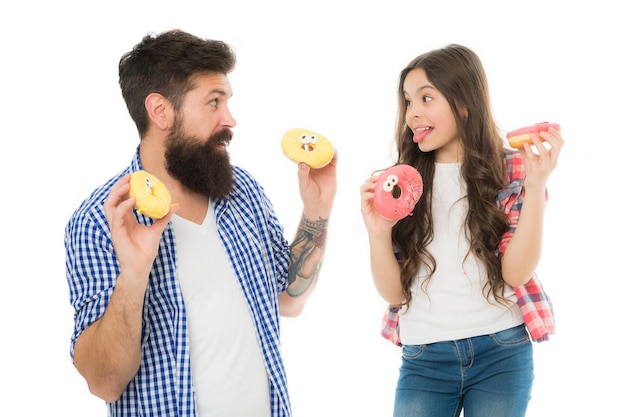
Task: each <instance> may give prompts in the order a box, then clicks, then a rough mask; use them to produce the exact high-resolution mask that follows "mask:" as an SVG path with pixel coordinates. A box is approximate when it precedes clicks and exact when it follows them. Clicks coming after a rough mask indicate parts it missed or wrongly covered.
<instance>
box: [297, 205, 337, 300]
mask: <svg viewBox="0 0 626 417" xmlns="http://www.w3.org/2000/svg"><path fill="white" fill-rule="evenodd" d="M327 225H328V219H322V218H319V219H318V220H309V219H307V218H306V217H304V216H303V217H302V220H301V221H300V226H299V227H298V232H297V233H296V237H295V239H294V241H293V243H292V244H291V258H290V260H289V278H288V279H289V281H288V282H289V284H288V287H287V293H288V294H289V295H290V296H292V297H297V296H299V295H302V294H303V293H304V292H305V291H306V290H307V289H308V288H309V287H310V286H311V284H312V283H313V281H314V280H315V277H316V276H317V275H318V274H319V271H320V268H321V266H322V256H323V254H324V244H325V242H326V230H327Z"/></svg>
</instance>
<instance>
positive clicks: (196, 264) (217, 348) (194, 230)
mask: <svg viewBox="0 0 626 417" xmlns="http://www.w3.org/2000/svg"><path fill="white" fill-rule="evenodd" d="M172 226H173V229H174V237H175V240H176V249H177V274H178V275H177V277H178V281H179V283H180V285H181V288H182V292H183V298H184V301H185V308H186V311H187V325H188V329H189V343H190V352H191V369H192V377H193V385H194V391H195V396H196V402H197V406H198V408H197V409H198V416H199V417H218V416H219V417H239V416H241V417H249V416H255V417H269V416H270V400H269V383H268V377H267V371H266V369H265V362H264V360H263V355H262V353H261V349H260V347H259V342H258V340H257V336H256V331H255V329H254V323H253V320H252V316H251V314H250V310H249V308H248V305H247V304H246V301H245V300H244V297H243V293H242V291H241V288H240V286H239V283H238V282H237V277H236V276H235V273H234V271H233V268H232V266H231V264H230V261H229V259H228V255H227V253H226V250H225V249H224V246H223V244H222V243H221V241H220V239H219V236H218V234H217V227H216V224H215V215H214V212H213V205H212V204H209V210H208V211H207V216H206V218H205V219H204V222H203V224H201V225H198V224H195V223H193V222H190V221H188V220H185V219H183V218H182V217H179V216H176V215H174V216H173V217H172Z"/></svg>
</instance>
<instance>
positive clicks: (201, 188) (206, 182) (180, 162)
mask: <svg viewBox="0 0 626 417" xmlns="http://www.w3.org/2000/svg"><path fill="white" fill-rule="evenodd" d="M231 138H232V131H231V130H230V129H228V128H226V129H224V130H222V131H220V132H218V133H216V134H215V135H213V136H211V137H210V138H209V139H208V140H206V141H200V140H198V138H196V137H193V136H188V135H185V133H184V132H183V129H182V123H181V122H180V120H177V121H176V122H175V123H174V126H173V128H172V130H171V131H170V133H169V135H168V137H167V141H166V143H165V162H166V169H167V171H168V172H169V174H170V175H171V176H172V177H174V178H176V179H177V180H178V181H180V183H181V184H182V185H183V186H185V187H187V188H188V189H189V190H191V191H193V192H196V193H199V194H202V195H204V196H207V197H209V198H215V199H219V198H225V197H227V196H228V195H229V194H230V192H231V191H232V189H233V169H232V166H231V165H230V157H229V156H228V153H227V152H225V151H223V150H221V149H218V146H220V145H221V144H224V145H228V143H229V142H230V140H231Z"/></svg>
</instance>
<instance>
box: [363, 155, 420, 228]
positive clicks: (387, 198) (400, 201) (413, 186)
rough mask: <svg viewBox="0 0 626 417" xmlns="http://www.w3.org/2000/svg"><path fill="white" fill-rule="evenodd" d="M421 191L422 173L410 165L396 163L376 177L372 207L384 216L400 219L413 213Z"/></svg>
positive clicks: (390, 218)
mask: <svg viewBox="0 0 626 417" xmlns="http://www.w3.org/2000/svg"><path fill="white" fill-rule="evenodd" d="M423 191H424V184H423V182H422V175H421V174H420V173H419V171H418V170H417V169H415V168H414V167H412V166H411V165H405V164H400V165H396V166H393V167H391V168H389V169H388V170H386V171H384V172H383V173H382V174H380V176H379V177H378V182H377V183H376V188H375V189H374V207H375V208H376V210H377V211H378V212H379V213H380V215H381V216H383V217H384V218H386V219H389V220H400V219H403V218H405V217H406V216H410V215H412V214H413V209H414V208H415V204H417V201H418V200H419V199H420V197H421V196H422V192H423Z"/></svg>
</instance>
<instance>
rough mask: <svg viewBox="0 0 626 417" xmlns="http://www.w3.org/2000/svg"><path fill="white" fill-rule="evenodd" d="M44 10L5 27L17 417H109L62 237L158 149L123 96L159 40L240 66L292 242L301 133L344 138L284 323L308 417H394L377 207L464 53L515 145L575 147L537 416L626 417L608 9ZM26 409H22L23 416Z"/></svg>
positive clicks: (355, 5) (34, 7)
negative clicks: (95, 389) (87, 204)
mask: <svg viewBox="0 0 626 417" xmlns="http://www.w3.org/2000/svg"><path fill="white" fill-rule="evenodd" d="M508 3H509V2H488V1H473V2H468V1H461V0H459V1H428V2H425V1H419V0H410V1H394V0H390V1H388V2H385V3H384V4H383V2H381V1H375V2H374V1H367V0H361V1H340V0H335V1H332V2H331V1H326V0H316V1H310V2H306V3H304V2H303V3H301V2H297V1H284V2H278V1H259V2H254V1H249V2H243V1H235V0H230V1H220V2H213V1H198V2H191V1H182V0H181V1H167V2H166V1H161V0H153V1H149V2H148V1H127V2H115V1H113V2H98V3H96V2H80V1H75V2H72V1H68V0H57V1H43V0H39V1H33V2H20V3H19V4H18V3H17V2H10V3H7V4H10V6H7V4H5V5H4V6H2V10H1V11H0V43H1V49H0V53H1V54H2V55H1V57H0V83H1V90H0V92H1V96H0V98H1V99H0V122H1V124H0V126H1V128H2V130H1V132H2V133H1V136H2V148H1V149H2V150H1V151H0V158H1V161H0V162H1V163H0V170H1V172H0V178H1V181H2V188H3V197H2V204H0V219H2V222H3V227H2V241H3V250H2V251H1V252H0V253H1V255H0V256H1V260H2V263H1V265H2V269H1V270H2V289H1V290H0V317H1V322H0V323H1V325H2V327H1V329H2V346H3V354H2V357H1V358H0V369H1V371H0V372H1V373H2V377H1V378H2V380H3V381H4V382H3V383H4V388H3V389H2V390H0V403H1V404H2V409H3V411H2V412H1V414H2V415H20V416H41V415H56V414H58V415H63V416H66V417H71V416H81V417H83V416H104V415H105V414H106V412H105V406H104V403H103V402H102V401H101V400H99V399H97V398H95V397H93V396H92V395H91V394H89V392H88V390H87V387H86V384H85V383H84V381H83V379H82V378H81V377H80V376H79V375H78V373H77V372H76V371H75V369H74V368H73V366H72V364H71V361H70V357H69V338H70V333H71V330H72V313H73V312H72V309H71V308H70V305H69V302H68V290H67V284H66V280H65V272H64V256H65V254H64V248H63V228H64V226H65V223H66V221H67V220H68V218H69V216H70V214H71V213H72V211H73V210H74V209H75V208H76V207H77V206H78V204H79V203H80V201H81V200H82V199H83V198H84V197H85V196H86V195H87V193H88V192H90V191H91V190H92V189H93V188H94V187H96V186H97V185H99V184H100V183H102V182H103V181H104V180H105V179H108V178H109V177H110V176H111V175H113V174H114V173H116V172H118V171H119V170H120V169H121V168H123V167H125V166H126V165H127V164H128V163H129V162H130V160H131V157H132V154H133V152H134V150H135V147H136V146H137V143H138V138H137V134H136V130H135V127H134V125H133V124H132V122H131V120H130V117H129V116H128V115H127V112H126V108H125V105H124V102H123V100H122V98H121V94H120V92H119V87H118V84H117V64H118V61H119V58H120V56H121V55H122V54H123V53H124V52H126V51H127V50H129V49H130V48H131V47H132V46H133V45H135V44H136V43H137V42H139V40H140V39H141V38H142V37H143V36H144V35H145V34H146V33H147V32H160V31H163V30H167V29H172V28H180V29H184V30H187V31H189V32H192V33H194V34H196V35H199V36H202V37H209V38H216V39H222V40H225V41H226V42H228V43H230V44H232V45H233V47H234V48H235V50H236V52H237V54H238V64H237V68H236V70H235V72H234V73H233V74H232V75H231V77H230V78H231V82H232V84H233V88H234V92H235V95H234V97H233V98H232V100H231V109H232V111H233V113H234V116H235V118H236V119H237V121H238V125H237V127H236V128H235V137H234V141H233V143H232V144H231V147H230V152H231V156H232V159H233V161H234V163H237V164H239V165H241V166H243V167H245V168H247V169H248V170H249V171H250V172H252V173H253V174H254V175H255V176H256V177H257V178H258V179H259V180H260V181H261V183H262V184H264V185H265V188H266V190H267V192H268V194H269V195H270V197H271V198H272V200H273V202H274V205H275V209H276V211H277V213H278V215H279V217H280V218H281V220H282V221H283V224H284V225H285V229H286V231H287V233H288V235H289V236H292V235H293V232H294V231H295V227H296V225H297V221H298V219H299V215H300V208H301V206H300V200H299V197H298V193H297V186H296V166H295V164H293V163H292V162H290V161H289V160H287V159H286V158H285V157H284V156H283V155H282V153H281V150H280V139H281V137H282V134H283V132H284V131H286V130H287V129H289V128H292V127H306V128H310V129H313V130H317V131H319V132H320V133H323V134H325V135H326V136H328V137H329V138H330V139H331V141H332V142H333V143H334V144H335V146H336V148H337V150H338V154H339V158H340V160H339V164H340V165H339V173H338V174H339V190H338V195H337V199H336V206H335V211H334V213H333V217H332V219H331V229H330V232H329V241H328V252H327V257H326V263H325V265H324V268H323V271H322V276H321V281H320V282H319V285H318V287H317V289H316V293H315V294H314V295H313V296H312V298H311V299H310V301H309V303H308V305H307V309H306V311H305V312H304V313H303V315H302V316H301V317H299V318H297V319H289V320H284V321H283V347H284V354H285V360H286V366H287V370H288V375H289V381H290V389H291V394H292V403H293V410H294V415H295V417H308V416H321V415H323V416H340V415H341V416H344V415H348V416H353V415H361V416H389V415H390V414H391V407H392V403H393V391H394V387H395V382H396V376H397V368H398V366H399V357H400V350H399V349H398V348H396V347H394V346H392V345H391V344H390V343H389V342H387V341H385V340H383V339H382V338H381V337H380V336H379V333H378V332H379V325H380V320H381V318H382V313H383V310H384V303H383V302H382V300H381V299H380V298H379V296H378V294H377V293H376V291H375V289H374V287H373V284H372V281H371V277H370V275H369V265H368V260H367V257H368V249H367V244H366V233H365V229H364V227H363V225H362V220H361V216H360V211H359V204H360V200H359V186H360V184H361V183H362V182H363V181H364V180H365V179H366V178H367V177H368V176H369V174H370V173H371V172H372V171H374V170H376V169H379V168H381V167H384V166H386V165H387V164H389V163H390V162H391V157H392V153H391V151H392V138H393V130H394V129H393V128H394V122H395V114H396V96H395V90H396V82H397V77H398V74H399V72H400V70H401V69H402V68H403V67H404V66H405V65H406V64H407V63H408V62H409V61H410V60H411V59H412V58H413V57H415V56H416V55H418V54H421V53H422V52H425V51H428V50H430V49H433V48H439V47H442V46H445V45H446V44H448V43H461V44H464V45H466V46H469V47H470V48H472V49H474V50H475V51H476V52H477V53H478V54H479V56H480V57H481V59H482V61H483V64H484V66H485V69H486V71H487V76H488V79H489V82H490V89H491V93H492V107H493V110H494V114H495V117H496V120H497V122H498V124H499V126H500V127H501V129H502V131H503V132H505V131H507V130H512V129H515V128H518V127H521V126H522V125H526V124H530V123H534V122H539V121H544V120H547V121H552V122H558V123H560V124H561V126H562V129H563V136H564V138H565V141H566V144H565V147H564V149H563V151H562V153H561V159H560V162H559V166H558V167H557V170H556V171H555V172H554V173H553V175H552V177H551V179H550V182H549V190H550V194H551V201H550V205H549V208H548V211H547V213H546V221H545V223H546V232H545V240H544V242H545V244H544V249H543V253H544V256H543V259H542V262H541V265H540V268H539V270H538V273H539V276H540V278H541V279H542V281H543V283H544V286H545V288H546V290H547V291H548V292H549V294H550V295H551V297H552V299H553V302H554V304H555V309H556V314H557V334H556V335H555V336H554V337H553V338H552V340H551V341H550V342H548V343H543V344H535V352H536V363H535V364H536V372H535V373H536V381H535V386H534V391H533V399H532V400H531V403H530V409H529V412H528V415H529V416H552V415H559V416H566V415H574V414H576V415H595V416H600V415H616V412H617V411H618V410H619V408H618V407H619V406H621V405H622V404H623V400H622V399H621V396H623V387H624V384H623V381H622V377H623V375H624V371H625V370H626V369H625V365H624V360H623V357H624V355H623V350H622V349H620V346H619V344H618V339H619V340H621V339H622V331H623V329H624V327H623V321H624V313H623V309H622V305H623V290H624V279H625V278H626V273H625V272H624V268H623V259H624V247H625V245H624V243H623V236H624V232H625V229H624V225H623V221H622V220H621V215H622V213H623V205H622V202H623V178H624V175H623V171H622V167H623V159H622V158H623V157H624V151H625V145H624V141H625V140H626V136H625V135H624V132H623V126H624V111H625V110H626V106H625V104H624V94H625V93H626V88H625V87H626V84H625V82H624V74H625V70H626V68H625V64H624V61H623V54H624V40H625V39H626V37H625V35H626V31H625V29H624V22H623V19H622V17H623V13H621V12H618V11H617V5H616V4H617V3H616V2H612V1H610V0H606V1H605V0H599V1H594V2H584V3H583V2H580V1H561V2H554V1H549V0H542V1H534V0H533V1H528V0H527V1H524V2H515V3H516V4H518V5H516V6H510V5H509V4H508ZM7 410H13V411H12V412H10V413H6V411H7Z"/></svg>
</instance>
